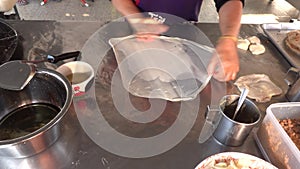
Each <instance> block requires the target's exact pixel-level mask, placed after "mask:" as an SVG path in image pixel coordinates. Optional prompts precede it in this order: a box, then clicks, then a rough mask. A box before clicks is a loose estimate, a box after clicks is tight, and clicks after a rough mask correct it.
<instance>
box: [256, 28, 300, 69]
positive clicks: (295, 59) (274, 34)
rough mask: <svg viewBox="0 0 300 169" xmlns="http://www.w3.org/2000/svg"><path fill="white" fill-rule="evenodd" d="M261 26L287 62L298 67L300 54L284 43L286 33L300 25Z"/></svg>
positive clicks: (299, 67)
mask: <svg viewBox="0 0 300 169" xmlns="http://www.w3.org/2000/svg"><path fill="white" fill-rule="evenodd" d="M262 28H263V30H264V32H265V34H266V35H267V36H268V37H269V39H270V40H271V42H272V43H273V44H274V45H275V46H276V47H277V49H278V50H279V51H280V52H281V53H282V55H283V56H284V57H285V58H286V59H287V60H288V62H290V64H291V65H292V66H293V67H295V68H298V69H300V56H299V55H297V54H296V53H294V52H293V51H292V50H290V49H289V48H288V47H287V45H286V44H285V39H286V34H287V33H288V32H290V31H292V30H296V29H300V25H299V24H298V25H295V24H293V23H278V24H263V25H262Z"/></svg>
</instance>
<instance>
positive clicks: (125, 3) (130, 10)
mask: <svg viewBox="0 0 300 169" xmlns="http://www.w3.org/2000/svg"><path fill="white" fill-rule="evenodd" d="M112 4H113V6H114V7H115V8H116V9H117V10H118V11H119V12H120V13H121V14H122V15H123V16H128V15H131V14H136V13H140V10H139V9H138V8H137V6H136V5H135V4H134V2H133V1H132V0H112Z"/></svg>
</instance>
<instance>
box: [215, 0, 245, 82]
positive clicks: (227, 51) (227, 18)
mask: <svg viewBox="0 0 300 169" xmlns="http://www.w3.org/2000/svg"><path fill="white" fill-rule="evenodd" d="M216 1H219V2H225V3H223V4H221V6H219V7H220V8H218V6H217V8H218V13H219V25H220V30H221V37H220V38H219V40H218V42H217V46H216V50H217V53H218V57H217V58H216V57H215V58H214V59H213V60H212V62H211V64H210V65H209V71H210V73H212V74H213V75H214V78H216V79H217V80H220V81H229V80H234V79H235V78H236V75H237V73H238V71H239V57H238V53H237V44H236V42H237V36H238V34H239V30H240V21H241V16H242V9H243V3H242V1H241V0H229V1H224V0H216Z"/></svg>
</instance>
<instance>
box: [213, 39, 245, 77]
mask: <svg viewBox="0 0 300 169" xmlns="http://www.w3.org/2000/svg"><path fill="white" fill-rule="evenodd" d="M216 52H217V54H214V56H213V58H212V60H211V62H210V64H209V65H208V73H209V74H212V75H213V77H214V78H215V79H217V80H219V81H230V80H234V79H235V78H236V75H237V73H238V71H239V57H238V54H237V47H236V41H235V40H233V39H230V38H221V39H219V41H218V44H217V46H216Z"/></svg>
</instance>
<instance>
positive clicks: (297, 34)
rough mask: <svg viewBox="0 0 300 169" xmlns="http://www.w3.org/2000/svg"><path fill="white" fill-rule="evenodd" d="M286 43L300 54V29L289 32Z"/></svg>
mask: <svg viewBox="0 0 300 169" xmlns="http://www.w3.org/2000/svg"><path fill="white" fill-rule="evenodd" d="M285 43H286V45H287V46H288V48H289V49H291V50H292V51H293V52H295V53H296V54H297V55H300V30H294V31H290V32H288V33H287V37H286V40H285Z"/></svg>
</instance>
